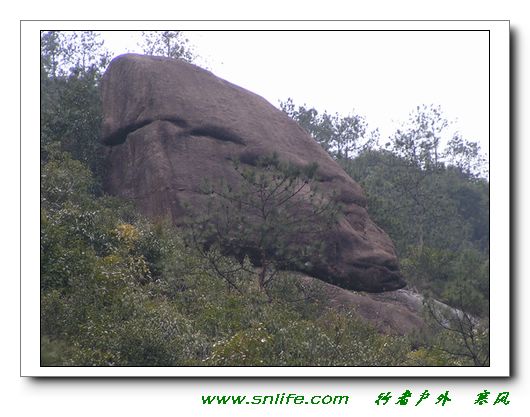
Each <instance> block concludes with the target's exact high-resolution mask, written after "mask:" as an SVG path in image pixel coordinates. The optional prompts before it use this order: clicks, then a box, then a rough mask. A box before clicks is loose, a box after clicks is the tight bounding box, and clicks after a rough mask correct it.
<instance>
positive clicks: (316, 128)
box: [280, 98, 379, 159]
mask: <svg viewBox="0 0 530 417" xmlns="http://www.w3.org/2000/svg"><path fill="white" fill-rule="evenodd" d="M280 108H281V109H282V111H284V112H285V113H286V114H287V115H288V116H289V117H290V118H292V119H293V120H295V121H296V122H298V123H299V124H300V126H302V127H303V128H304V129H305V130H306V131H307V133H309V134H310V135H311V136H312V137H313V138H314V139H315V140H316V141H317V142H318V143H319V144H320V145H321V146H322V147H323V148H324V149H325V150H326V151H327V152H328V153H329V154H330V155H331V156H333V157H334V158H337V159H349V158H353V157H355V156H357V155H358V154H360V153H361V152H364V151H366V150H369V149H372V148H373V147H374V145H375V144H376V143H377V141H378V139H379V131H378V130H377V129H376V130H373V131H369V130H368V123H367V122H366V119H365V118H364V117H363V116H360V115H357V114H349V115H347V116H344V117H342V116H340V115H339V114H338V113H335V114H334V115H332V114H329V113H327V112H326V111H325V112H324V113H321V114H320V113H319V112H318V111H317V110H316V109H315V108H308V107H306V106H305V105H304V106H298V108H297V107H296V106H295V104H294V102H293V100H292V99H291V98H288V99H287V101H285V102H281V103H280Z"/></svg>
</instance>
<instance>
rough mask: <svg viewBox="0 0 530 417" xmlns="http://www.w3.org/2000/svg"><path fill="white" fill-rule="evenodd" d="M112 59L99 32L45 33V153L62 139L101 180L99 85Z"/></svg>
mask: <svg viewBox="0 0 530 417" xmlns="http://www.w3.org/2000/svg"><path fill="white" fill-rule="evenodd" d="M108 62H109V53H108V51H106V49H105V48H104V46H103V41H101V40H100V38H99V35H97V34H96V33H94V32H42V34H41V124H40V127H41V159H42V160H43V161H46V159H47V157H48V155H47V152H48V150H49V147H50V145H53V144H54V143H59V144H60V146H61V149H62V150H65V151H68V152H69V153H70V154H71V155H72V156H73V157H74V158H75V159H77V160H79V161H81V162H83V163H85V164H87V165H88V166H89V168H90V169H91V170H92V172H93V173H94V174H95V178H96V184H97V185H98V186H99V183H100V182H101V177H102V175H103V150H102V148H101V145H100V144H99V132H100V126H101V104H100V97H99V90H98V85H99V80H100V78H101V75H102V73H103V71H104V69H105V68H106V66H107V64H108Z"/></svg>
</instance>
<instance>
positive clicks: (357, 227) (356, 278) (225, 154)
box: [102, 54, 405, 292]
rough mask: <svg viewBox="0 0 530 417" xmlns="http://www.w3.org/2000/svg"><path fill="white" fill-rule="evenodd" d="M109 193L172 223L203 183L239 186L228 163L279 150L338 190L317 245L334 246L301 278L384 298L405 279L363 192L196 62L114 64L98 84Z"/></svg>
mask: <svg viewBox="0 0 530 417" xmlns="http://www.w3.org/2000/svg"><path fill="white" fill-rule="evenodd" d="M102 104H103V127H102V142H103V144H105V145H108V157H107V158H108V159H107V161H108V163H107V166H108V174H107V178H106V184H105V187H106V190H107V191H108V192H109V193H111V194H114V195H119V196H123V197H126V198H129V199H132V200H133V201H134V202H135V203H136V205H137V207H138V208H139V210H140V211H141V212H143V213H144V214H145V215H147V216H150V217H153V218H157V217H169V218H171V220H172V221H173V223H174V224H176V225H179V223H180V222H181V221H182V217H183V215H184V207H185V206H186V207H188V206H189V207H191V210H192V211H194V212H195V213H197V214H199V213H201V211H202V210H203V208H204V207H205V205H206V202H207V201H206V199H207V197H206V196H205V195H204V194H203V193H201V192H200V191H199V187H200V186H201V184H202V183H203V182H204V180H205V179H207V180H212V179H219V178H223V179H224V180H225V181H227V182H228V183H230V182H234V181H237V180H238V175H237V173H236V172H235V169H234V167H233V165H232V164H231V163H230V162H229V161H230V160H231V159H239V160H241V161H242V162H243V163H245V161H246V163H248V164H250V165H251V164H252V160H253V159H255V157H256V156H260V155H263V156H270V155H271V154H273V153H276V154H278V156H279V158H280V159H281V160H284V161H289V162H290V163H292V164H295V165H299V166H304V165H307V164H309V163H317V164H318V173H319V181H320V183H321V184H319V187H318V189H319V190H326V191H324V192H330V191H331V190H334V191H335V196H334V197H333V198H335V199H336V200H338V202H339V203H340V204H341V207H342V213H341V218H340V220H339V224H338V227H337V228H336V230H334V231H333V233H329V234H328V235H326V236H322V239H324V240H326V241H327V242H328V243H330V247H331V246H332V247H334V248H335V249H334V252H333V254H329V256H327V258H326V262H325V263H324V264H320V265H318V266H315V267H314V268H313V269H309V270H306V271H304V272H306V273H308V274H310V275H312V276H315V277H317V278H320V279H322V280H324V281H327V282H330V283H332V284H335V285H337V286H340V287H342V288H346V289H353V290H359V291H369V292H382V291H390V290H396V289H398V288H401V287H403V286H404V285H405V282H404V281H403V279H402V278H401V275H400V273H399V270H398V262H397V258H396V254H395V251H394V247H393V244H392V242H391V240H390V238H389V237H388V236H387V235H386V234H385V232H384V231H382V230H381V229H380V228H379V227H377V226H376V225H375V224H374V223H373V222H372V221H371V220H370V218H369V217H368V213H367V210H366V200H365V198H364V196H363V193H362V190H361V188H360V186H359V185H358V184H357V183H356V182H355V181H353V180H352V179H351V178H350V177H349V176H348V175H347V174H346V173H345V172H344V171H343V170H342V169H341V168H340V166H339V165H338V164H337V163H336V162H335V161H333V159H332V158H331V157H330V156H329V155H328V154H327V153H326V152H325V151H324V150H323V149H322V148H321V147H320V145H318V144H317V143H316V141H315V140H313V139H312V138H311V137H310V136H309V135H308V134H307V133H306V132H305V131H304V130H303V129H302V128H301V127H300V126H299V125H298V124H297V123H295V122H294V121H293V120H291V119H290V118H289V117H287V116H286V115H285V114H284V113H283V112H281V111H279V110H278V109H276V108H275V107H274V106H272V105H271V104H270V103H269V102H267V101H266V100H264V99H263V98H262V97H260V96H257V95H256V94H253V93H251V92H249V91H247V90H245V89H243V88H241V87H238V86H236V85H234V84H231V83H229V82H227V81H224V80H222V79H220V78H218V77H216V76H215V75H213V74H212V73H210V72H208V71H206V70H203V69H201V68H198V67H196V66H194V65H191V64H188V63H185V62H182V61H178V60H174V59H168V58H162V57H151V56H142V55H134V54H127V55H121V56H119V57H117V58H115V59H114V60H113V61H112V62H111V64H110V66H109V68H108V69H107V72H106V73H105V75H104V77H103V80H102Z"/></svg>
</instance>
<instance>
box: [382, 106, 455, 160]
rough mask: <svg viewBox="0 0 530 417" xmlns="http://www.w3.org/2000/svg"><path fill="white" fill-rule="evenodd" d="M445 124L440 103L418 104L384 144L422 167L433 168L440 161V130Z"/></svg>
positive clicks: (446, 121)
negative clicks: (438, 104)
mask: <svg viewBox="0 0 530 417" xmlns="http://www.w3.org/2000/svg"><path fill="white" fill-rule="evenodd" d="M448 125H449V122H448V120H447V119H446V118H445V117H444V115H443V112H442V109H441V107H440V106H435V105H433V104H431V105H429V106H427V105H425V104H424V105H422V106H417V107H416V109H414V110H413V111H412V112H411V113H410V114H409V119H408V121H407V123H405V124H404V125H403V127H402V128H401V129H398V130H397V131H396V133H395V134H394V135H393V136H392V137H391V138H390V142H387V144H386V147H387V148H389V147H390V149H391V150H392V151H393V152H394V153H395V154H396V155H398V156H400V157H402V158H404V159H406V160H407V161H409V162H410V163H412V164H414V165H416V166H418V167H419V168H421V169H424V170H432V169H436V168H437V167H438V166H439V163H440V162H441V152H440V144H441V140H442V133H443V131H444V130H445V128H446V127H447V126H448Z"/></svg>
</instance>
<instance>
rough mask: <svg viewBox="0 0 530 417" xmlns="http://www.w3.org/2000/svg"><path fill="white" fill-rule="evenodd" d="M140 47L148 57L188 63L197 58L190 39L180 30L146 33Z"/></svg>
mask: <svg viewBox="0 0 530 417" xmlns="http://www.w3.org/2000/svg"><path fill="white" fill-rule="evenodd" d="M139 46H140V47H141V48H142V50H143V53H144V54H146V55H159V56H165V57H168V58H175V59H182V60H184V61H187V62H193V60H194V59H195V57H196V56H195V53H194V51H193V50H192V48H191V47H190V45H189V41H188V39H187V38H185V37H184V35H183V33H182V31H179V30H165V31H160V30H151V31H144V32H142V42H141V43H140V45H139Z"/></svg>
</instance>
